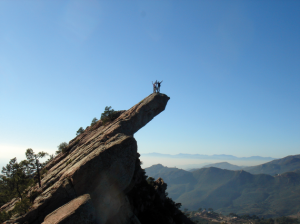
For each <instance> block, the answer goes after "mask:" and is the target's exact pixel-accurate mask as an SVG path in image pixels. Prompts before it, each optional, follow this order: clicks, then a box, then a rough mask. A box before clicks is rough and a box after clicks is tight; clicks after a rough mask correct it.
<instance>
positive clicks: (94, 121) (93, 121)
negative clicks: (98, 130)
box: [91, 117, 98, 126]
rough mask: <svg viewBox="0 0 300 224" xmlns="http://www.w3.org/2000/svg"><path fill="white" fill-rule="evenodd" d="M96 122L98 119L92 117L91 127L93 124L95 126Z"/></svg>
mask: <svg viewBox="0 0 300 224" xmlns="http://www.w3.org/2000/svg"><path fill="white" fill-rule="evenodd" d="M97 121H98V119H97V118H95V117H94V118H93V120H92V123H91V126H93V125H94V124H96V123H97Z"/></svg>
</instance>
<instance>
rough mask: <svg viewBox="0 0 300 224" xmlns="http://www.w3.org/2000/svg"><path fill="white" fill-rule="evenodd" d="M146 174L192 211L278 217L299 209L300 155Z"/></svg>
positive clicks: (163, 169) (156, 169) (159, 167)
mask: <svg viewBox="0 0 300 224" xmlns="http://www.w3.org/2000/svg"><path fill="white" fill-rule="evenodd" d="M145 170H146V175H148V176H151V177H154V178H155V179H156V178H159V177H161V178H163V179H164V180H165V182H166V183H167V184H168V188H167V192H168V194H169V197H171V198H172V199H173V200H175V201H176V202H180V203H182V206H183V208H187V209H189V210H192V211H197V210H198V208H202V209H203V208H206V209H208V208H212V209H213V210H214V211H216V212H222V213H223V214H229V213H237V214H255V215H258V216H263V217H279V216H288V215H293V214H297V213H298V211H299V209H300V205H299V199H300V172H299V171H300V155H294V156H288V157H285V158H282V159H276V160H273V161H271V162H267V163H264V164H261V165H257V166H250V167H240V166H236V165H232V164H229V163H227V162H224V163H216V164H210V165H206V166H205V167H204V168H201V169H192V170H190V171H187V170H183V169H178V168H169V167H166V166H163V165H161V164H157V165H153V166H151V167H148V168H146V169H145Z"/></svg>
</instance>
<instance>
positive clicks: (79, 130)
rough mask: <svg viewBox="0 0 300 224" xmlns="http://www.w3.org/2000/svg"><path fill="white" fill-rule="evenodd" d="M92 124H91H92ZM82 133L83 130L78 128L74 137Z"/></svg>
mask: <svg viewBox="0 0 300 224" xmlns="http://www.w3.org/2000/svg"><path fill="white" fill-rule="evenodd" d="M92 123H93V122H92ZM83 132H84V129H83V128H82V127H80V128H79V129H78V131H77V132H76V135H80V134H82V133H83Z"/></svg>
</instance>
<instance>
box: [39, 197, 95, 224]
mask: <svg viewBox="0 0 300 224" xmlns="http://www.w3.org/2000/svg"><path fill="white" fill-rule="evenodd" d="M95 222H96V211H95V208H94V207H93V205H92V203H91V197H90V195H88V194H84V195H81V196H79V197H78V198H75V199H73V200H72V201H70V202H68V203H67V204H65V205H63V206H61V207H59V208H58V209H56V210H55V211H53V212H52V213H50V214H49V215H47V216H46V218H45V221H44V222H43V223H42V224H67V223H73V224H94V223H95Z"/></svg>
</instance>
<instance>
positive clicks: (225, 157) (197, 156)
mask: <svg viewBox="0 0 300 224" xmlns="http://www.w3.org/2000/svg"><path fill="white" fill-rule="evenodd" d="M142 156H149V157H165V158H182V159H183V158H184V159H203V160H246V161H248V160H255V161H258V160H262V161H271V160H274V159H276V158H272V157H261V156H250V157H236V156H232V155H225V154H221V155H202V154H183V153H179V154H177V155H170V154H161V153H156V152H153V153H145V154H142Z"/></svg>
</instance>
